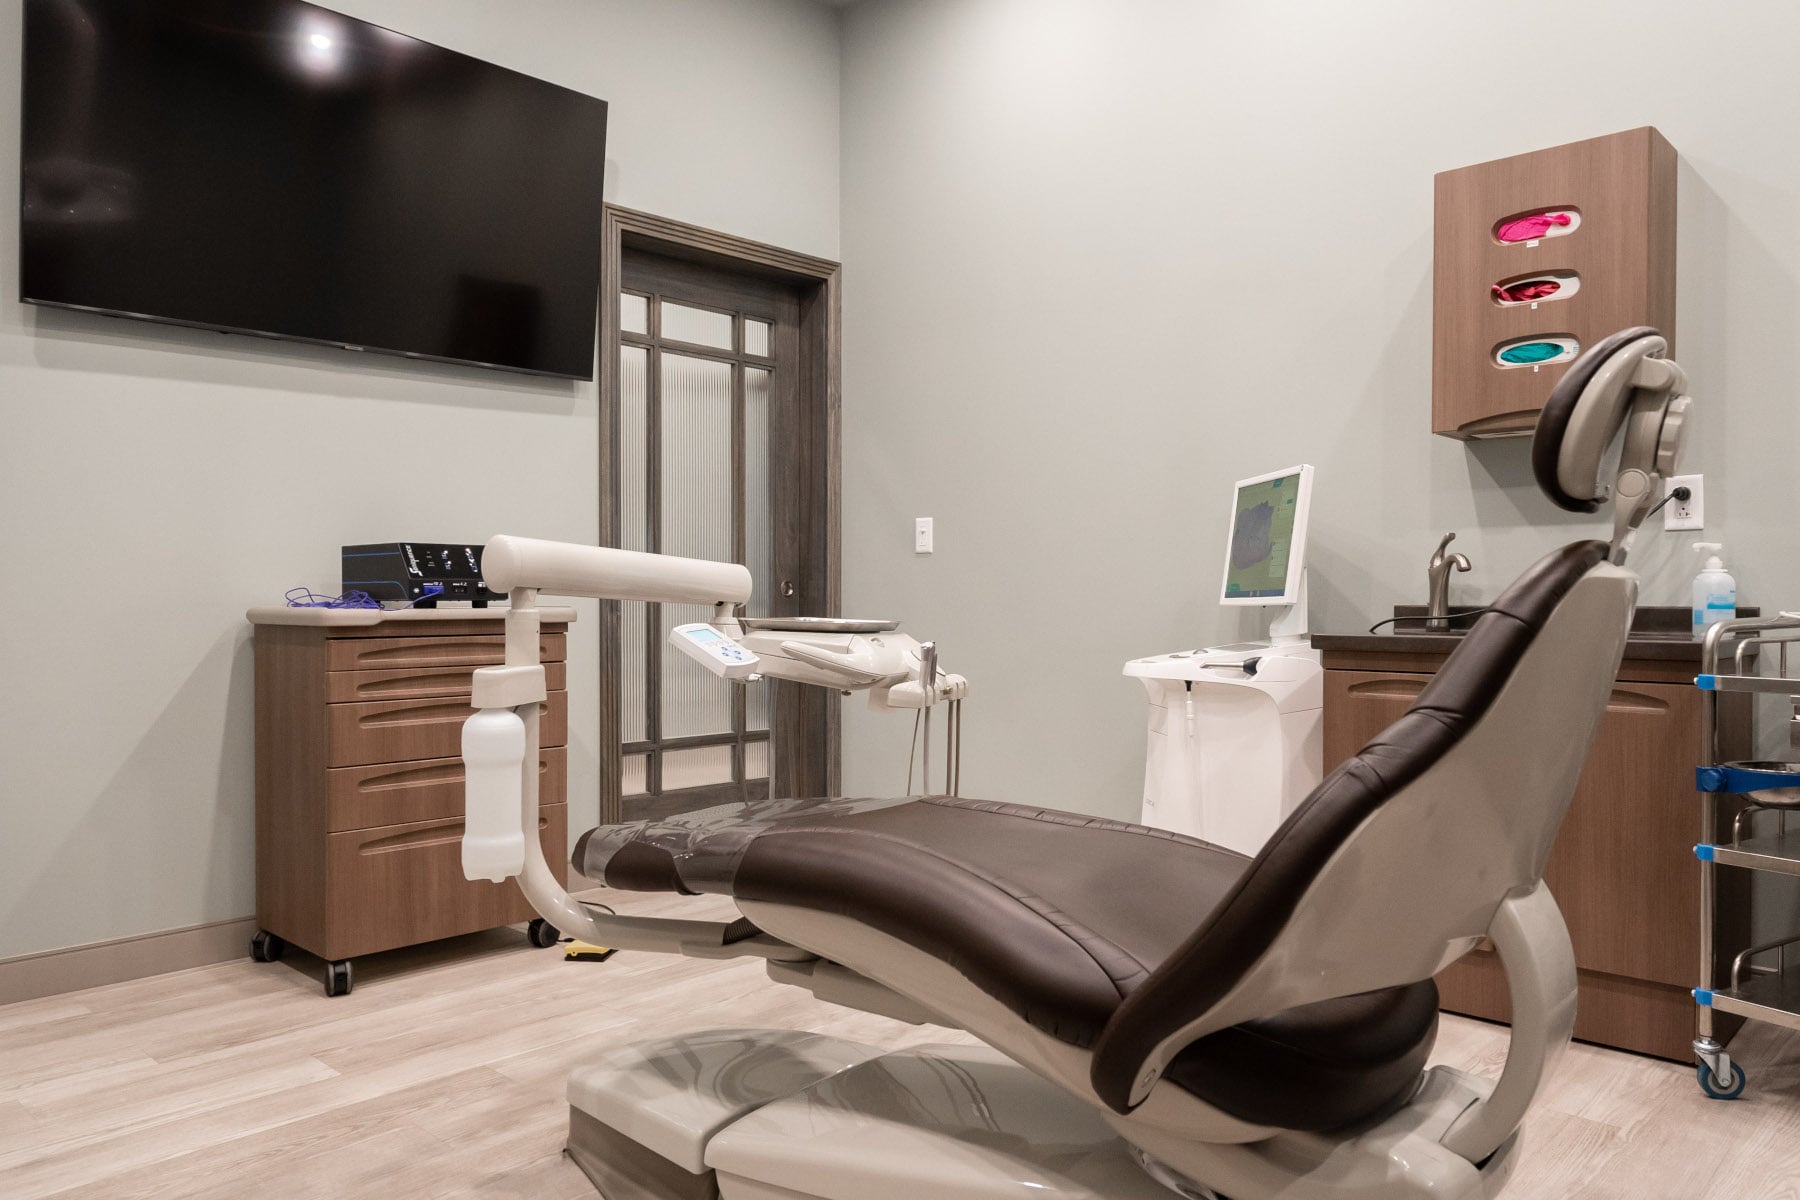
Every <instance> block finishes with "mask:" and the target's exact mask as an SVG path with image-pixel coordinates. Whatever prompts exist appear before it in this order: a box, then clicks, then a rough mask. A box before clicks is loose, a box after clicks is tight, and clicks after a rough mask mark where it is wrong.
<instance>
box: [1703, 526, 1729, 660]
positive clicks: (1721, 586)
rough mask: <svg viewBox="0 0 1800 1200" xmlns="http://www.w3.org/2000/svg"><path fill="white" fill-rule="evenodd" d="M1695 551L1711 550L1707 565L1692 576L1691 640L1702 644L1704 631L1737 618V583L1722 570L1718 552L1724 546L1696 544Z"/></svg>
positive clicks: (1723, 567)
mask: <svg viewBox="0 0 1800 1200" xmlns="http://www.w3.org/2000/svg"><path fill="white" fill-rule="evenodd" d="M1694 549H1696V550H1711V551H1712V552H1713V553H1712V556H1711V557H1709V558H1708V559H1707V560H1706V566H1705V567H1704V568H1703V569H1702V570H1701V572H1700V573H1699V574H1698V575H1696V576H1694V640H1695V641H1696V642H1698V641H1703V640H1705V638H1706V631H1707V630H1708V629H1710V628H1711V627H1712V626H1714V625H1717V624H1718V623H1719V622H1720V621H1729V620H1731V619H1732V618H1733V617H1735V616H1737V580H1735V579H1733V578H1732V577H1731V574H1730V572H1728V571H1726V570H1725V564H1724V562H1723V561H1721V560H1720V558H1719V552H1720V551H1722V550H1724V549H1725V547H1724V546H1722V545H1720V544H1719V543H1718V542H1695V543H1694Z"/></svg>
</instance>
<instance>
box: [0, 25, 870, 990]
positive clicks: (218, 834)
mask: <svg viewBox="0 0 1800 1200" xmlns="http://www.w3.org/2000/svg"><path fill="white" fill-rule="evenodd" d="M334 7H337V8H339V9H341V10H343V11H346V12H349V13H351V14H352V15H354V16H359V17H364V18H367V19H370V20H375V21H379V22H381V23H383V24H386V25H389V26H392V27H394V28H396V29H400V30H402V31H404V32H407V33H411V34H415V35H418V36H421V37H424V38H427V39H430V40H432V41H436V42H440V43H442V44H444V45H447V46H450V47H452V48H454V49H459V50H464V51H467V52H469V53H472V54H475V55H478V56H480V57H482V58H486V59H490V60H493V61H496V62H499V63H502V64H504V65H506V66H510V67H514V68H517V69H519V70H523V71H527V72H529V73H532V74H535V75H540V76H543V77H545V78H548V79H551V80H554V81H556V82H558V83H562V84H566V85H568V86H571V87H575V88H579V89H581V90H584V91H588V92H590V93H592V94H595V95H598V96H601V97H604V98H605V99H607V100H609V101H611V102H612V110H611V136H610V139H609V159H610V161H609V162H608V164H607V195H608V198H609V199H611V200H613V201H615V202H617V203H621V204H625V205H629V206H631V207H635V208H643V209H648V210H652V211H655V212H657V213H660V214H663V215H666V216H670V217H675V218H679V219H682V220H687V221H693V222H696V223H699V224H702V225H708V226H714V227H719V228H724V229H728V230H730V231H732V232H734V233H739V234H744V235H747V236H750V237H755V238H760V239H764V240H767V241H771V242H776V243H779V244H781V245H785V246H791V247H793V248H795V249H799V250H805V251H809V252H812V253H814V254H820V255H824V256H828V257H836V256H837V253H838V192H837V183H838V104H839V95H838V16H837V14H836V13H835V12H832V11H830V10H828V9H825V8H822V7H819V6H817V5H814V4H811V3H807V2H805V0H529V2H525V0H515V2H510V3H506V4H499V3H493V2H492V0H431V2H429V3H427V2H426V0H337V2H336V3H335V4H334ZM19 23H20V5H19V0H4V2H0V30H5V31H7V32H6V35H5V46H4V47H3V48H0V178H7V179H11V178H16V171H17V161H18V141H17V138H18V132H17V131H18V127H19V122H18V112H17V105H18V99H17V97H18V94H19V81H18V77H17V70H18V62H19V55H18V52H17V43H18V34H17V32H16V31H17V30H18V28H19ZM17 212H18V209H17V206H16V205H14V204H0V222H3V224H0V279H3V280H5V281H7V282H6V286H7V287H8V288H11V287H13V286H14V284H13V282H12V281H13V280H15V279H16V278H17V276H16V254H17V249H16V247H17V226H16V221H17ZM13 294H15V295H16V292H15V293H13ZM595 413H596V399H595V391H594V388H593V387H592V386H591V385H579V386H577V385H570V384H560V383H540V382H532V381H527V380H524V379H522V378H521V377H515V376H507V375H502V374H498V373H494V372H484V371H476V370H466V369H458V368H449V367H432V366H422V365H417V364H406V363H402V362H399V361H398V360H385V359H378V358H372V357H371V358H364V357H360V356H356V355H352V354H348V353H345V352H341V351H329V350H311V349H307V348H292V347H290V348H281V347H277V346H274V345H270V344H265V343H261V342H257V341H253V340H249V339H242V338H226V337H221V336H217V335H211V334H204V333H192V332H184V331H175V330H169V329H164V328H160V327H152V326H144V325H138V324H132V323H126V322H122V321H116V320H111V319H106V318H98V317H82V316H78V315H71V314H63V313H56V312H51V311H38V310H34V309H28V308H26V307H24V306H21V305H19V304H17V303H13V302H10V301H9V302H6V303H4V304H0V520H3V528H4V547H5V558H4V562H5V571H4V580H5V582H4V586H3V587H0V678H3V679H4V681H5V685H6V691H7V704H6V717H5V719H4V720H3V721H0V958H6V957H9V956H13V955H18V954H25V953H30V952H34V951H38V950H42V949H48V948H53V947H60V946H69V945H77V944H82V943H87V942H92V941H97V940H103V939H107V938H115V937H123V936H128V935H132V934H137V933H144V932H148V931H153V930H159V929H167V928H175V927H181V926H186V925H192V924H198V923H202V922H207V921H217V920H228V919H232V918H237V917H244V916H248V915H250V913H251V912H252V910H253V907H254V893H253V881H252V874H253V869H252V827H253V821H252V805H251V733H250V731H251V656H250V651H249V644H248V633H249V631H248V627H247V626H246V625H245V624H244V622H243V612H244V610H245V609H246V608H247V607H249V606H251V605H255V604H268V603H279V601H280V598H281V595H282V593H283V592H284V591H285V590H286V589H288V588H290V587H292V586H294V585H296V584H308V585H311V586H312V587H315V588H318V589H321V590H335V583H336V580H337V578H338V576H337V569H338V568H337V558H336V553H337V547H338V546H340V545H342V544H344V543H346V542H360V541H377V540H388V539H391V538H394V537H414V538H427V539H429V538H442V539H446V540H449V539H455V540H459V541H460V540H463V539H482V538H486V537H487V536H489V535H490V534H493V533H495V532H499V531H502V530H505V531H510V532H517V533H530V534H536V535H539V536H544V537H553V538H566V539H570V540H574V541H587V542H592V541H594V540H595V539H596V536H597V519H596V506H597V499H596V497H597V494H598V491H597V489H598V474H597V471H598V466H597V457H596V441H595V439H596V418H595ZM401 446H405V447H406V453H407V457H402V455H401V452H400V447H401ZM420 459H423V461H426V462H429V463H430V464H431V465H432V468H433V469H434V471H435V472H436V473H438V474H439V475H441V476H442V477H444V478H447V479H459V480H463V481H465V483H464V484H462V485H461V486H457V487H447V488H434V487H432V486H430V485H429V484H428V483H426V482H424V481H421V480H420V479H418V478H417V477H415V476H413V475H412V474H411V473H410V465H411V464H412V463H416V462H418V461H420ZM581 615H582V618H583V620H582V622H581V623H579V624H578V625H577V626H576V627H575V631H574V633H573V635H572V636H571V640H570V655H571V667H572V670H571V722H570V725H571V745H570V751H571V754H570V800H571V814H570V823H571V825H572V826H573V827H574V828H576V829H580V828H585V827H586V825H587V824H591V823H592V820H593V818H594V815H595V809H596V806H597V785H596V771H597V762H596V754H597V748H596V745H595V721H596V708H595V691H596V688H595V682H596V679H597V672H598V664H597V658H596V644H595V637H594V624H593V619H592V618H593V615H594V614H593V612H592V606H591V605H590V606H584V608H583V610H582V614H581ZM584 819H585V820H584Z"/></svg>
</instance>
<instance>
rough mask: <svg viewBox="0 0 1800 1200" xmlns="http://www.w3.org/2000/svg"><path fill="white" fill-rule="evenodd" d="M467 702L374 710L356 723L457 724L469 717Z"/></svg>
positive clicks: (544, 710)
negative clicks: (384, 710)
mask: <svg viewBox="0 0 1800 1200" xmlns="http://www.w3.org/2000/svg"><path fill="white" fill-rule="evenodd" d="M469 712H470V709H469V706H468V705H467V704H460V703H459V704H421V705H416V706H414V707H412V708H397V709H392V710H390V711H388V712H374V713H369V714H367V715H366V716H362V717H358V718H357V720H356V723H357V724H358V725H360V726H361V727H362V728H364V729H380V728H383V727H384V726H388V725H439V724H443V723H445V722H447V721H455V722H456V723H457V724H459V725H460V724H461V723H462V722H464V721H466V720H468V719H469ZM549 712H550V706H549V705H548V704H540V705H538V713H539V715H540V716H547V715H548V714H549Z"/></svg>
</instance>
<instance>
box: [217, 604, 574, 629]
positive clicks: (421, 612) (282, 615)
mask: <svg viewBox="0 0 1800 1200" xmlns="http://www.w3.org/2000/svg"><path fill="white" fill-rule="evenodd" d="M509 611H511V610H510V609H507V608H290V607H288V606H287V605H285V604H271V605H267V606H264V607H261V608H253V609H251V610H250V611H249V612H247V613H245V614H244V618H245V619H246V620H247V621H249V622H250V623H251V624H252V625H322V626H338V627H342V628H352V627H357V626H365V627H366V626H369V625H382V624H386V623H388V622H390V621H399V622H404V623H407V624H412V623H415V622H418V623H426V622H431V621H499V620H501V619H502V618H504V617H505V616H506V614H507V613H508V612H509ZM538 619H539V620H540V621H542V622H543V623H544V624H546V625H569V624H573V623H574V621H575V610H574V609H572V608H566V607H559V606H554V605H551V606H545V607H543V608H540V609H538Z"/></svg>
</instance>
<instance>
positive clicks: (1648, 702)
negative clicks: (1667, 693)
mask: <svg viewBox="0 0 1800 1200" xmlns="http://www.w3.org/2000/svg"><path fill="white" fill-rule="evenodd" d="M1606 711H1607V712H1637V713H1665V712H1668V711H1669V702H1668V701H1666V700H1658V699H1657V698H1656V697H1655V696H1646V695H1644V694H1643V693H1642V692H1626V691H1620V690H1619V689H1617V688H1614V689H1613V694H1612V695H1611V696H1610V697H1609V698H1608V699H1607V701H1606Z"/></svg>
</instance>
